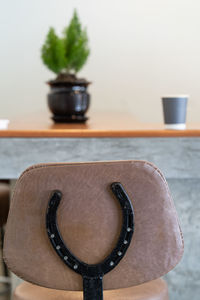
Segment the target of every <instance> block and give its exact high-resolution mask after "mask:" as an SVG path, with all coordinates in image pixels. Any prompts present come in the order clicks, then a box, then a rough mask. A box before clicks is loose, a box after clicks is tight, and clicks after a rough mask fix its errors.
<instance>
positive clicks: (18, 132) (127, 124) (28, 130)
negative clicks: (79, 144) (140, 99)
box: [0, 113, 200, 138]
mask: <svg viewBox="0 0 200 300" xmlns="http://www.w3.org/2000/svg"><path fill="white" fill-rule="evenodd" d="M198 136H199V137H200V125H198V126H197V125H195V124H189V125H188V126H187V129H186V130H166V129H165V128H164V125H163V124H148V123H141V122H138V121H135V120H134V118H133V117H132V116H131V115H127V114H119V113H110V114H108V113H96V114H93V115H92V116H90V119H89V120H88V121H87V122H86V123H83V124H81V123H79V124H73V123H71V124H61V123H60V124H59V123H57V124H55V123H54V122H53V121H52V120H51V119H50V116H49V115H39V116H33V115H30V116H26V117H25V118H23V119H22V118H21V119H19V118H18V119H15V120H11V123H10V125H9V127H8V129H7V130H0V137H20V138H21V137H25V138H36V137H37V138H44V137H54V138H55V137H56V138H58V137H59V138H61V137H68V138H69V137H73V138H74V137H81V138H83V137H86V138H91V137H92V138H107V137H109V138H111V137H118V138H119V137H198Z"/></svg>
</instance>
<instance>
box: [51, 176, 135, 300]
mask: <svg viewBox="0 0 200 300" xmlns="http://www.w3.org/2000/svg"><path fill="white" fill-rule="evenodd" d="M111 190H112V192H113V193H114V195H115V196H116V198H117V199H118V201H119V203H120V206H121V209H122V214H123V224H122V229H121V233H120V236H119V239H118V242H117V244H116V246H115V248H114V249H113V250H112V252H111V254H110V255H109V256H107V257H106V258H105V259H104V260H103V261H102V262H101V263H98V264H86V263H85V262H83V261H81V260H79V259H78V258H77V257H76V256H74V255H73V254H72V252H71V251H70V250H69V249H68V248H67V246H66V245H65V243H64V242H63V239H62V236H61V234H60V232H59V229H58V225H57V220H56V213H57V209H58V206H59V204H60V201H61V198H62V193H61V192H60V191H58V190H56V191H53V193H52V195H51V198H50V201H49V203H48V208H47V213H46V228H47V233H48V237H49V240H50V242H51V244H52V246H53V248H54V250H55V251H56V253H57V254H58V255H59V256H60V258H61V259H62V261H63V262H64V263H65V264H66V265H67V266H68V267H69V268H71V269H72V270H73V271H74V272H76V273H78V274H80V275H81V276H82V277H83V293H84V300H95V299H96V300H102V299H103V289H102V278H103V276H104V275H105V274H106V273H108V272H110V271H111V270H112V269H114V268H115V267H116V266H117V265H118V263H119V262H120V260H121V259H122V258H123V256H124V255H125V253H126V251H127V249H128V247H129V245H130V242H131V239H132V236H133V233H134V212H133V207H132V203H131V201H130V199H129V197H128V195H127V193H126V191H125V190H124V188H123V186H122V184H121V183H119V182H113V183H112V184H111Z"/></svg>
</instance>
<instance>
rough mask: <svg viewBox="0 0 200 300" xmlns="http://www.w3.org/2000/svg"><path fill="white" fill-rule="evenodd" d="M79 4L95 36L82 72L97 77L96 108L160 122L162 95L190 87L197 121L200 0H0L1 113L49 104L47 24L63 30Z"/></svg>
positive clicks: (191, 111)
mask: <svg viewBox="0 0 200 300" xmlns="http://www.w3.org/2000/svg"><path fill="white" fill-rule="evenodd" d="M75 7H76V8H77V9H78V12H79V15H80V17H81V20H82V22H83V23H84V24H85V25H86V26H87V28H88V34H89V37H90V45H91V56H90V58H89V61H88V63H87V65H86V66H85V67H84V69H83V70H82V71H81V73H80V76H85V77H86V78H87V79H89V80H91V81H92V82H93V84H92V85H91V87H90V93H91V95H92V106H91V109H92V110H95V111H96V110H109V111H110V110H118V111H123V112H126V111H128V112H131V113H132V114H133V116H134V117H135V118H137V119H139V120H141V121H150V122H154V121H156V122H160V121H162V110H161V103H160V96H161V95H162V94H173V93H178V94H180V93H181V94H185V93H186V94H190V96H191V99H190V102H189V108H188V121H194V122H198V121H199V111H200V84H199V80H200V1H199V0H124V1H122V0H120V1H119V0H57V1H55V0H32V1H31V0H29V1H27V0H17V1H15V0H6V1H5V0H0V20H1V26H0V37H1V40H0V41H1V42H0V45H1V46H0V66H1V80H0V118H2V117H4V118H6V117H9V118H11V117H13V116H14V115H16V114H22V113H30V112H34V113H38V112H40V111H45V110H46V109H47V106H46V93H47V91H48V87H47V86H46V85H45V81H47V80H48V79H50V78H53V76H54V75H53V73H51V72H50V71H48V70H47V69H46V68H45V67H44V66H43V65H42V62H41V60H40V51H39V50H40V48H41V45H42V43H43V40H44V37H45V35H46V33H47V30H48V28H49V26H50V25H51V26H54V27H55V28H56V30H57V32H60V31H61V30H62V28H63V27H64V26H65V24H66V22H68V21H69V19H70V17H71V14H72V11H73V9H74V8H75Z"/></svg>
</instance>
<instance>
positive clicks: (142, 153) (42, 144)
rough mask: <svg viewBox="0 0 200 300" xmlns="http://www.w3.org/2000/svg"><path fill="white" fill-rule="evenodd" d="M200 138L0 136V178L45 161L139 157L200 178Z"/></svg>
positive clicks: (173, 173)
mask: <svg viewBox="0 0 200 300" xmlns="http://www.w3.org/2000/svg"><path fill="white" fill-rule="evenodd" d="M199 150H200V138H0V178H10V179H16V178H18V177H19V175H20V174H21V172H22V171H23V170H24V169H26V168H27V167H28V166H30V165H32V164H36V163H41V162H42V163H44V162H77V161H100V160H124V159H141V160H148V161H150V162H153V163H155V164H156V165H157V166H158V167H159V168H160V169H161V170H162V171H163V172H164V174H165V176H166V178H199V177H200V174H199V168H198V167H199V162H200V151H199Z"/></svg>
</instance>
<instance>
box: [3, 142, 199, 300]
mask: <svg viewBox="0 0 200 300" xmlns="http://www.w3.org/2000/svg"><path fill="white" fill-rule="evenodd" d="M124 159H140V160H141V159H142V160H148V161H151V162H153V163H154V164H156V165H157V166H158V167H159V168H160V169H161V170H162V172H163V173H164V175H165V177H166V178H167V180H168V183H169V186H170V189H171V193H172V196H173V198H174V202H175V206H176V208H177V211H178V214H179V217H180V222H181V227H182V229H183V235H184V240H185V252H184V257H183V260H182V261H181V263H180V264H179V265H178V266H177V267H176V268H175V269H174V270H173V271H172V272H170V273H169V274H168V275H167V276H166V278H167V281H168V284H169V290H170V296H171V297H170V299H171V300H180V299H181V300H188V299H193V300H199V299H200V298H199V295H200V271H199V270H200V254H199V253H200V251H199V249H200V231H199V226H200V225H199V224H200V201H199V200H200V199H199V194H200V174H199V164H200V138H42V139H40V138H1V139H0V178H9V179H16V178H18V177H19V175H20V174H21V172H22V171H23V170H24V169H26V168H27V167H28V166H30V165H32V164H35V163H41V162H42V163H44V162H77V161H102V160H124Z"/></svg>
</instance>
